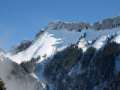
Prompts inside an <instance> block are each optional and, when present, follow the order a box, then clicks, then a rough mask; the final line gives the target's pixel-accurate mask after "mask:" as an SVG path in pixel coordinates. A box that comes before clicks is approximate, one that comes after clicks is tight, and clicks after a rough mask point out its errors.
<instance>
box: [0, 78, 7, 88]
mask: <svg viewBox="0 0 120 90" xmlns="http://www.w3.org/2000/svg"><path fill="white" fill-rule="evenodd" d="M0 90H6V88H5V87H4V83H3V81H2V80H1V79H0Z"/></svg>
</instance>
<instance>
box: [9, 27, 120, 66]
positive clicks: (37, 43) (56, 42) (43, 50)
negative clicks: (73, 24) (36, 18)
mask: <svg viewBox="0 0 120 90" xmlns="http://www.w3.org/2000/svg"><path fill="white" fill-rule="evenodd" d="M119 29H120V28H115V29H111V30H100V31H95V30H90V29H89V30H82V31H81V32H76V31H67V30H50V29H47V30H46V31H45V32H44V33H42V34H41V35H40V36H39V37H37V39H35V40H34V42H33V44H32V45H31V46H30V47H29V48H28V49H27V50H25V51H22V52H19V53H17V54H14V55H13V54H11V53H8V54H7V56H8V57H9V58H10V59H11V60H13V61H14V62H16V63H18V64H20V63H21V62H23V61H29V60H31V58H33V57H37V56H40V57H41V59H40V60H39V63H40V62H42V61H43V60H45V59H47V58H49V57H51V56H53V55H54V54H55V53H56V52H57V51H60V50H63V49H64V48H66V47H67V46H69V45H71V44H75V43H77V41H78V40H79V38H80V37H81V35H83V34H84V33H86V34H87V35H86V37H85V38H86V40H87V41H88V42H89V41H92V40H96V39H98V40H97V41H96V42H95V43H94V45H93V47H95V48H97V49H99V48H100V47H102V46H103V45H104V43H105V42H106V40H107V36H108V35H112V34H113V33H116V32H117V33H118V32H119ZM117 38H119V37H117ZM115 40H116V39H115ZM117 41H118V40H117ZM80 42H81V43H79V46H80V47H81V48H83V49H84V51H85V49H86V46H84V45H81V44H83V43H84V44H86V41H83V40H81V41H80Z"/></svg>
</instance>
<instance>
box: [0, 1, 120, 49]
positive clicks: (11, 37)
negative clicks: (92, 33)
mask: <svg viewBox="0 0 120 90" xmlns="http://www.w3.org/2000/svg"><path fill="white" fill-rule="evenodd" d="M118 15H120V0H0V48H4V49H9V48H10V47H12V46H14V45H15V44H17V43H18V42H20V41H21V40H25V39H31V38H33V37H34V35H35V33H36V32H38V31H39V29H40V28H41V27H44V26H46V25H47V23H48V22H50V21H53V20H66V21H89V22H95V21H97V20H100V19H103V18H106V17H112V16H118Z"/></svg>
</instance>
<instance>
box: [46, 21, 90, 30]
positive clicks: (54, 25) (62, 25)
mask: <svg viewBox="0 0 120 90" xmlns="http://www.w3.org/2000/svg"><path fill="white" fill-rule="evenodd" d="M47 28H48V29H53V30H59V29H67V30H70V31H73V30H75V31H81V30H82V29H88V28H91V25H90V24H89V23H85V22H63V21H57V22H50V23H49V24H48V27H47Z"/></svg>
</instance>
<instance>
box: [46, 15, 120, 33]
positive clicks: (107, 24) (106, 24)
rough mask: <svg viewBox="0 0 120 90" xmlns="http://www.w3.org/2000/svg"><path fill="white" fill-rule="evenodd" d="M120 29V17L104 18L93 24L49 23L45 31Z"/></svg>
mask: <svg viewBox="0 0 120 90" xmlns="http://www.w3.org/2000/svg"><path fill="white" fill-rule="evenodd" d="M116 27H120V16H116V17H113V18H106V19H103V20H101V21H97V22H95V23H93V24H91V23H88V22H65V21H55V22H50V23H49V24H48V26H47V28H46V29H53V30H59V29H67V30H70V31H72V30H76V31H81V30H83V29H94V30H105V29H112V28H116Z"/></svg>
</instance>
